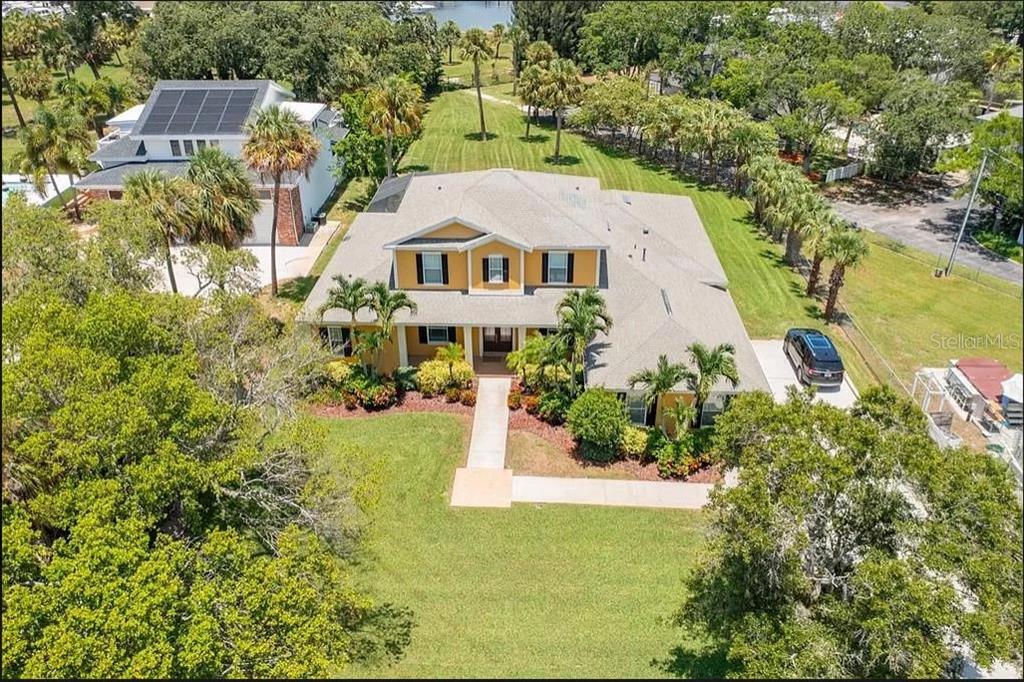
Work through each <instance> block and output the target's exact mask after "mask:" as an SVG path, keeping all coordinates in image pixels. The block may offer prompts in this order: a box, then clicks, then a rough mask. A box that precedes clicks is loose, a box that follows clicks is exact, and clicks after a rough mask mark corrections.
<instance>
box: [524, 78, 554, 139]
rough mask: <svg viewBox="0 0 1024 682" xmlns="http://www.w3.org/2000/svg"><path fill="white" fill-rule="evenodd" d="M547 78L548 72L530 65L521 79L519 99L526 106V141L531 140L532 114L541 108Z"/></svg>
mask: <svg viewBox="0 0 1024 682" xmlns="http://www.w3.org/2000/svg"><path fill="white" fill-rule="evenodd" d="M546 78H547V71H545V70H544V67H542V66H540V65H539V64H530V65H529V66H527V67H526V68H525V69H523V73H522V75H521V76H520V77H519V81H520V83H519V85H520V88H519V99H520V100H521V101H522V103H523V104H524V105H525V106H526V139H527V141H529V139H530V121H531V120H532V116H531V113H532V112H533V111H535V110H536V108H537V107H539V106H540V101H541V99H540V98H541V88H542V87H543V85H544V80H545V79H546Z"/></svg>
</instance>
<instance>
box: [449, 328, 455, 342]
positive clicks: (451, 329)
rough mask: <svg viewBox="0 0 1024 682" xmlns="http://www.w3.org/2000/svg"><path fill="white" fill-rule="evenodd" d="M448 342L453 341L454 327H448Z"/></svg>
mask: <svg viewBox="0 0 1024 682" xmlns="http://www.w3.org/2000/svg"><path fill="white" fill-rule="evenodd" d="M448 343H455V327H448Z"/></svg>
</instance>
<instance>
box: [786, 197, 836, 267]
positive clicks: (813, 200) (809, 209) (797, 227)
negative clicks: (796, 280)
mask: <svg viewBox="0 0 1024 682" xmlns="http://www.w3.org/2000/svg"><path fill="white" fill-rule="evenodd" d="M785 206H786V208H787V215H786V218H785V221H784V224H783V227H784V229H785V233H786V255H785V261H786V264H787V265H790V266H794V267H795V266H797V265H799V264H800V250H801V248H802V247H803V241H804V237H806V236H807V235H809V234H811V233H812V232H813V231H814V229H815V227H816V226H817V225H818V224H819V223H821V222H823V221H825V220H827V218H826V216H827V215H828V213H829V208H828V206H826V205H825V202H824V201H822V200H821V198H820V197H819V196H818V195H817V194H815V193H813V191H811V190H810V189H809V188H808V189H807V190H805V191H801V192H798V193H797V194H796V196H794V197H793V198H792V199H791V200H790V201H789V202H787V203H786V204H785Z"/></svg>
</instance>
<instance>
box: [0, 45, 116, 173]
mask: <svg viewBox="0 0 1024 682" xmlns="http://www.w3.org/2000/svg"><path fill="white" fill-rule="evenodd" d="M4 68H5V70H7V69H11V70H13V68H14V67H13V65H12V64H11V63H10V62H7V63H5V64H4ZM100 75H101V76H105V77H107V78H110V79H111V80H114V81H116V82H118V83H126V82H128V80H129V78H130V76H129V74H128V69H127V68H125V67H123V66H117V65H116V64H104V65H103V66H101V67H100ZM64 77H65V74H64V72H63V71H54V72H53V78H54V83H55V84H56V82H57V81H58V80H60V79H62V78H64ZM75 78H77V79H79V80H81V81H82V82H83V83H92V82H93V81H94V80H95V78H93V75H92V71H91V70H90V69H89V67H88V66H87V65H85V64H82V65H81V66H79V67H78V69H76V70H75ZM2 93H3V127H4V129H7V128H17V127H18V116H17V114H16V113H15V112H14V105H13V104H11V98H10V97H8V96H7V89H6V88H3V90H2ZM51 101H53V100H47V103H48V102H51ZM18 106H19V108H20V109H21V115H22V116H24V117H25V120H26V121H31V120H32V115H33V114H34V113H35V111H36V109H37V108H39V105H38V104H37V103H36V102H34V101H32V100H26V99H25V98H24V97H18ZM118 113H119V112H118ZM19 149H21V143H20V142H18V139H17V137H16V136H14V135H12V136H10V137H8V136H7V135H4V136H3V169H4V172H5V173H6V172H8V171H15V168H14V166H13V162H12V159H13V158H14V155H15V154H16V153H17V151H18V150H19Z"/></svg>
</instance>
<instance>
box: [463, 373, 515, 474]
mask: <svg viewBox="0 0 1024 682" xmlns="http://www.w3.org/2000/svg"><path fill="white" fill-rule="evenodd" d="M511 387H512V380H511V379H510V378H509V377H481V379H480V382H479V385H478V386H477V390H476V409H475V410H473V436H472V438H471V439H470V441H469V459H468V460H467V461H466V466H467V467H469V468H471V469H504V468H505V442H506V440H507V438H508V391H509V389H510V388H511Z"/></svg>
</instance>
